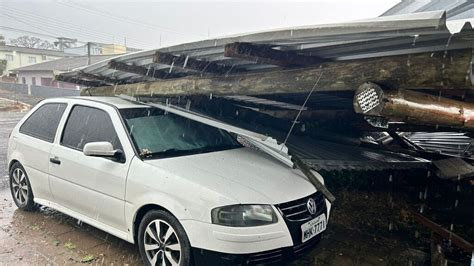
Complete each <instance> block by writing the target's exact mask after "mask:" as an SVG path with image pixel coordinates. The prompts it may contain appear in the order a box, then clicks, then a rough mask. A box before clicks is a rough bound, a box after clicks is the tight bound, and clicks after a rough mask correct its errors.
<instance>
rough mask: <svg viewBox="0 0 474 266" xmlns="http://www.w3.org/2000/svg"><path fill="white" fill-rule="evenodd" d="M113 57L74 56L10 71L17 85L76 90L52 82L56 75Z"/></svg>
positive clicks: (67, 84) (58, 82) (63, 83)
mask: <svg viewBox="0 0 474 266" xmlns="http://www.w3.org/2000/svg"><path fill="white" fill-rule="evenodd" d="M111 57H114V55H93V56H91V57H90V62H89V58H88V56H74V57H66V58H61V59H56V60H52V61H47V62H43V63H38V64H34V65H29V66H24V67H19V68H15V69H12V70H11V72H12V73H13V74H16V75H17V77H18V83H20V84H27V85H40V86H50V87H58V88H71V89H77V88H79V86H77V85H74V84H71V83H67V82H60V81H56V80H54V76H55V74H57V73H60V72H65V71H71V70H73V69H76V68H79V67H84V66H87V65H88V64H94V63H97V62H100V61H103V60H106V59H109V58H111Z"/></svg>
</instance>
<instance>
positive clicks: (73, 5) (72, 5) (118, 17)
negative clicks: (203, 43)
mask: <svg viewBox="0 0 474 266" xmlns="http://www.w3.org/2000/svg"><path fill="white" fill-rule="evenodd" d="M58 3H59V4H61V5H64V6H68V7H70V8H75V9H77V8H79V9H81V10H82V11H85V12H88V13H90V14H94V15H99V16H101V17H108V18H110V19H114V20H116V21H119V22H122V23H123V22H124V20H126V21H128V22H130V23H134V24H136V25H141V26H145V27H148V28H152V29H158V30H162V31H167V32H169V33H174V34H177V35H182V36H196V37H206V36H205V35H201V34H194V33H184V32H181V31H177V30H175V29H171V28H168V27H163V26H160V25H156V24H151V23H148V22H145V21H141V20H137V19H133V18H130V17H126V16H121V15H116V14H113V13H110V12H107V11H104V10H99V9H93V8H90V7H86V6H83V5H81V4H78V3H74V2H69V3H64V2H58Z"/></svg>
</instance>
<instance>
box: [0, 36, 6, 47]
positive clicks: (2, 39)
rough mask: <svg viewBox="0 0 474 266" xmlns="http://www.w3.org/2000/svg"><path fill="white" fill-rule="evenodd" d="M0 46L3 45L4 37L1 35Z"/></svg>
mask: <svg viewBox="0 0 474 266" xmlns="http://www.w3.org/2000/svg"><path fill="white" fill-rule="evenodd" d="M0 45H5V37H3V35H2V34H0Z"/></svg>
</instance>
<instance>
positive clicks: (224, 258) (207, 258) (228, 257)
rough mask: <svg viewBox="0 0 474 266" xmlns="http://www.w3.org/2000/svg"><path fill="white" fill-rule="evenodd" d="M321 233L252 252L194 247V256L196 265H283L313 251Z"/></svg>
mask: <svg viewBox="0 0 474 266" xmlns="http://www.w3.org/2000/svg"><path fill="white" fill-rule="evenodd" d="M321 235H322V234H319V235H317V236H315V237H314V238H312V239H311V240H308V241H306V242H305V243H302V244H298V245H295V246H292V247H284V248H278V249H273V250H268V251H263V252H257V253H251V254H228V253H222V252H216V251H210V250H206V249H200V248H193V250H192V256H193V260H194V264H195V265H281V264H282V263H284V262H289V261H292V260H295V259H298V258H301V257H303V256H304V255H306V254H308V253H309V252H310V251H312V250H313V249H314V248H315V247H316V245H317V244H318V243H319V241H320V240H321Z"/></svg>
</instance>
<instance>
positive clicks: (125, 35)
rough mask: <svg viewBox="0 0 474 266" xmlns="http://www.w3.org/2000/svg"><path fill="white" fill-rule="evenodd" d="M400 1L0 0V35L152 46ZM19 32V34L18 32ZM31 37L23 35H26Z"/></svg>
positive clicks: (340, 15)
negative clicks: (60, 37)
mask: <svg viewBox="0 0 474 266" xmlns="http://www.w3.org/2000/svg"><path fill="white" fill-rule="evenodd" d="M398 2H400V0H344V1H341V0H326V1H319V0H314V1H269V0H267V1H262V0H260V1H258V0H256V1H224V0H222V1H196V0H195V1H189V0H188V1H111V0H97V1H79V0H75V1H67V0H62V1H47V0H37V1H32V0H30V1H25V0H0V33H2V34H3V35H4V36H5V37H6V40H7V41H8V40H10V39H11V38H15V37H18V36H21V35H33V33H37V34H41V35H38V36H37V37H42V38H44V39H50V40H51V39H52V38H53V37H55V36H57V37H59V36H62V37H69V38H76V39H78V40H80V41H83V42H87V41H92V42H104V43H112V42H114V43H120V44H123V43H124V42H125V39H126V43H127V45H128V46H131V47H136V48H145V49H151V48H157V47H164V46H169V45H172V44H178V43H183V42H189V41H196V40H200V39H206V38H208V37H209V38H215V37H220V36H225V35H231V34H236V33H244V32H253V31H261V30H268V29H275V28H282V27H290V26H303V25H315V24H324V23H333V22H342V21H350V20H357V19H364V18H371V17H377V16H379V15H380V14H382V13H383V12H384V11H385V10H387V9H389V8H390V7H392V6H394V5H395V4H397V3H398ZM21 31H23V32H21ZM24 31H28V32H33V33H28V32H24Z"/></svg>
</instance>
